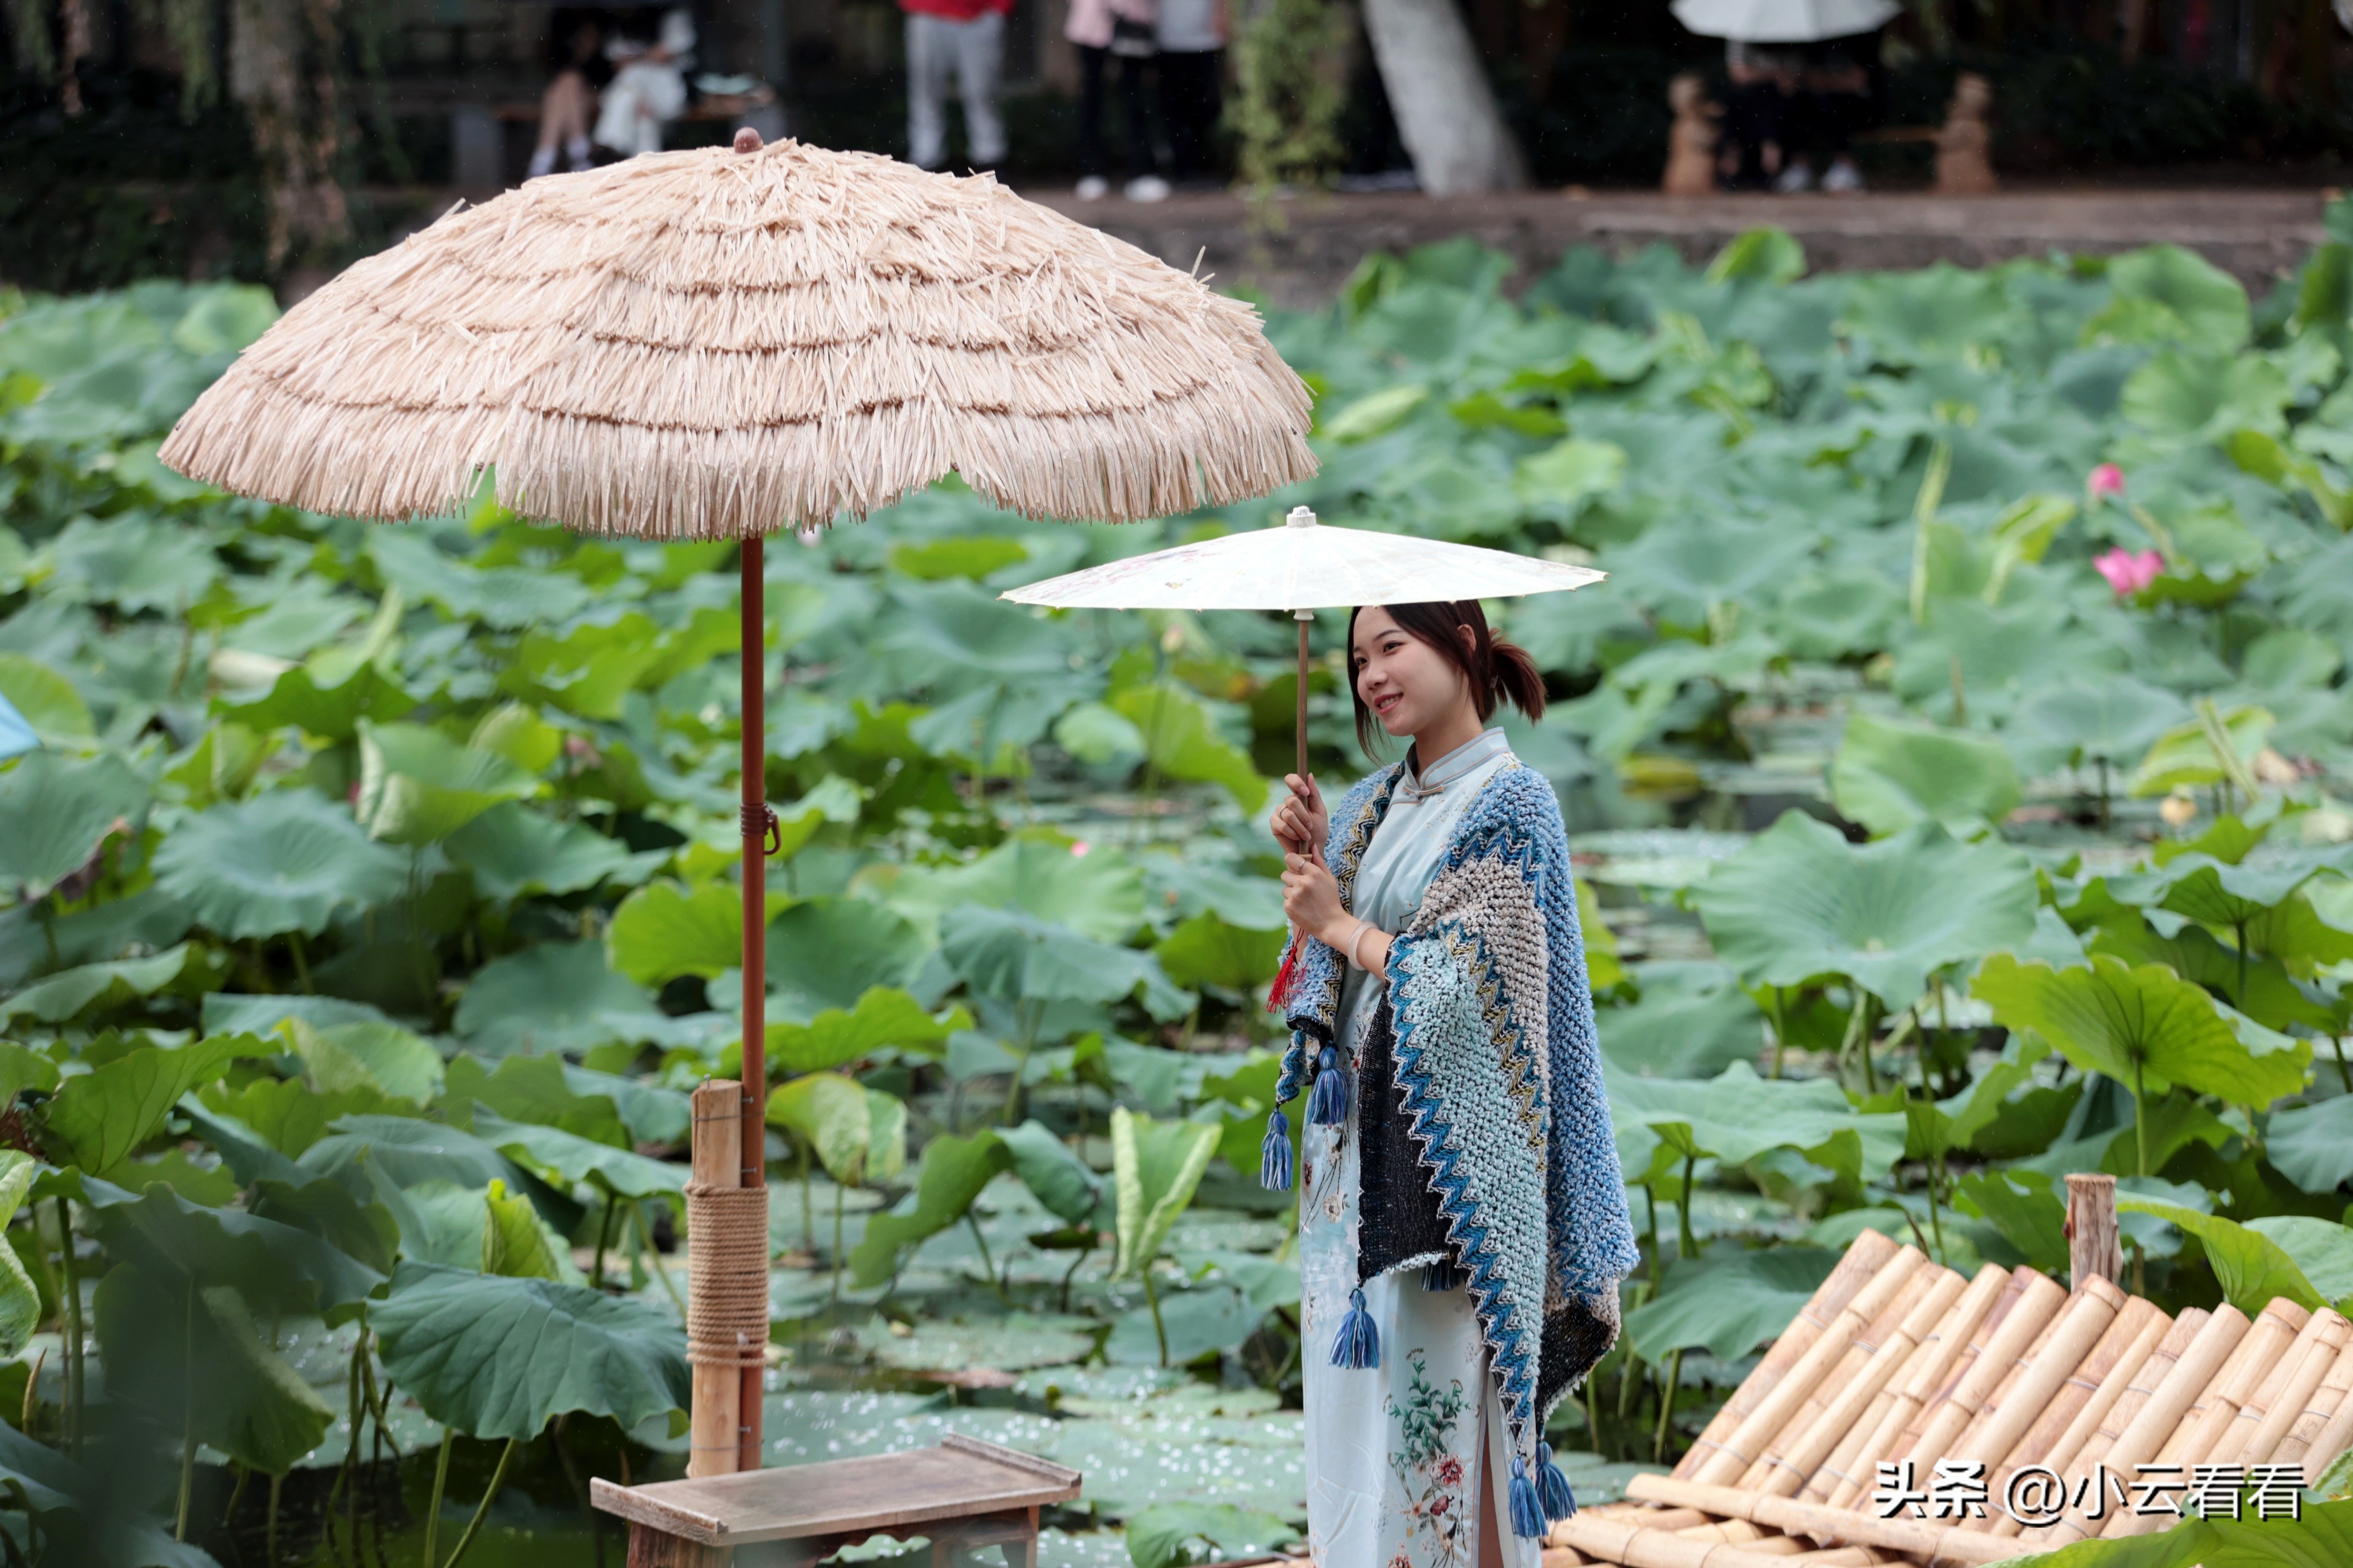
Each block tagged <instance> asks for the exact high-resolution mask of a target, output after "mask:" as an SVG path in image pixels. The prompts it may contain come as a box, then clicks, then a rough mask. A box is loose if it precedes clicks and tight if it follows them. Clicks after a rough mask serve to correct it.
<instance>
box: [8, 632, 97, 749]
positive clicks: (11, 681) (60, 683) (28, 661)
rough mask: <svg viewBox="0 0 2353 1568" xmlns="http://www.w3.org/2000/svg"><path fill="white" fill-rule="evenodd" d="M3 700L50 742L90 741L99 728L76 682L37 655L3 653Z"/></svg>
mask: <svg viewBox="0 0 2353 1568" xmlns="http://www.w3.org/2000/svg"><path fill="white" fill-rule="evenodd" d="M0 700H6V701H7V702H9V703H10V704H11V705H13V706H14V707H15V708H16V711H17V712H18V713H19V714H20V715H22V716H23V718H24V720H25V721H26V723H28V724H30V725H32V727H33V731H34V732H35V733H36V734H37V735H39V736H41V737H42V738H43V739H44V740H47V741H49V742H58V741H65V742H75V741H88V740H90V738H91V737H92V736H93V735H95V734H96V733H97V732H98V731H97V727H96V725H95V724H93V723H92V721H91V720H90V704H89V703H87V702H85V701H83V700H82V698H81V693H80V692H79V691H77V690H75V689H74V683H73V682H72V681H70V680H68V679H66V678H65V677H64V676H62V675H59V674H58V672H57V671H56V670H54V669H51V668H49V667H48V666H47V665H45V664H43V663H41V662H40V661H39V660H37V659H34V658H27V657H26V656H25V655H24V654H21V653H0Z"/></svg>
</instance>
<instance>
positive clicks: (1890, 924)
mask: <svg viewBox="0 0 2353 1568" xmlns="http://www.w3.org/2000/svg"><path fill="white" fill-rule="evenodd" d="M1694 899H1695V901H1696V902H1697V903H1698V905H1699V910H1700V916H1701V918H1702V920H1703V921H1704V922H1705V924H1706V927H1707V934H1708V940H1709V941H1710V942H1713V943H1714V944H1715V951H1716V954H1717V956H1718V957H1720V958H1722V959H1723V960H1724V961H1725V963H1729V964H1731V965H1732V967H1733V970H1734V972H1735V973H1737V974H1738V975H1739V976H1740V978H1741V981H1742V982H1743V984H1749V985H1759V984H1764V985H1799V984H1804V983H1805V982H1807V981H1810V980H1814V979H1818V978H1820V977H1823V976H1830V975H1845V976H1847V977H1849V978H1851V979H1852V980H1853V981H1854V982H1855V983H1856V984H1860V985H1862V987H1863V988H1864V989H1866V990H1868V991H1870V992H1872V993H1873V994H1875V995H1876V996H1878V998H1879V999H1880V1000H1881V1001H1882V1002H1883V1003H1885V1004H1886V1005H1888V1007H1890V1008H1891V1009H1894V1008H1900V1007H1908V1006H1910V1005H1912V1004H1913V1003H1914V1002H1915V1001H1916V1000H1918V999H1919V997H1920V995H1921V994H1922V993H1923V992H1924V991H1926V989H1927V984H1928V976H1929V975H1930V974H1931V973H1934V972H1935V971H1936V970H1938V969H1941V968H1943V967H1944V966H1946V965H1947V964H1951V963H1962V962H1965V961H1968V960H1971V959H1975V958H1978V957H1981V956H1982V955H1984V954H1986V953H1988V952H1995V951H1997V950H1999V949H2001V948H2005V947H2010V946H2013V945H2015V944H2016V943H2019V942H2024V941H2025V940H2026V939H2027V937H2028V936H2030V935H2031V933H2032V931H2033V930H2034V905H2035V891H2034V877H2033V872H2032V870H2031V868H2030V867H2029V866H2028V864H2027V860H2026V857H2025V856H2023V855H2021V854H2020V853H2019V852H2018V851H2017V850H2015V849H2012V848H2010V847H2007V846H2004V845H2000V844H1992V843H1985V844H1962V843H1959V842H1957V841H1956V840H1955V839H1953V838H1952V837H1950V836H1949V835H1947V833H1946V832H1945V830H1944V829H1943V828H1941V827H1938V826H1936V825H1935V824H1933V823H1922V824H1919V825H1918V826H1913V827H1908V828H1905V830H1904V831H1903V832H1901V833H1899V834H1897V835H1895V836H1894V837H1891V838H1883V839H1881V840H1879V841H1878V842H1876V843H1873V844H1862V845H1852V844H1849V843H1847V841H1846V840H1845V839H1844V838H1843V837H1841V836H1840V834H1839V833H1838V831H1837V830H1836V829H1834V828H1832V827H1831V826H1828V825H1826V824H1824V823H1820V822H1817V821H1815V820H1814V819H1813V818H1811V817H1810V816H1805V815H1803V814H1802V813H1799V812H1794V811H1792V812H1787V813H1784V814H1783V816H1782V817H1781V819H1780V820H1779V821H1778V822H1776V823H1775V824H1774V825H1773V826H1771V827H1770V828H1768V829H1767V831H1765V832H1764V833H1761V834H1759V835H1758V836H1757V838H1756V839H1755V840H1754V841H1753V842H1752V843H1750V845H1749V846H1748V847H1746V849H1743V850H1742V851H1741V852H1740V853H1739V854H1737V855H1736V856H1734V857H1733V858H1731V859H1729V860H1726V861H1725V862H1723V863H1722V864H1720V865H1718V866H1717V867H1716V868H1715V871H1714V872H1713V873H1712V874H1710V876H1709V878H1708V879H1707V881H1706V882H1705V883H1704V884H1702V885H1701V886H1700V887H1699V888H1698V889H1696V891H1695V893H1694Z"/></svg>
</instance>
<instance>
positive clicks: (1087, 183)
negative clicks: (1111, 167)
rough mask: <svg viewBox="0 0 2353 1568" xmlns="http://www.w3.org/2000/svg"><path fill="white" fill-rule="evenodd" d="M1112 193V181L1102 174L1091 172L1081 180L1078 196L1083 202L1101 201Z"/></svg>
mask: <svg viewBox="0 0 2353 1568" xmlns="http://www.w3.org/2000/svg"><path fill="white" fill-rule="evenodd" d="M1107 195H1111V182H1110V181H1109V180H1106V179H1104V178H1103V176H1102V175H1101V174H1089V175H1088V176H1087V177H1086V178H1084V179H1082V180H1081V181H1080V182H1079V190H1078V197H1079V200H1081V201H1082V202H1099V201H1101V200H1103V198H1104V197H1105V196H1107Z"/></svg>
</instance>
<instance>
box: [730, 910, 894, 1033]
mask: <svg viewBox="0 0 2353 1568" xmlns="http://www.w3.org/2000/svg"><path fill="white" fill-rule="evenodd" d="M767 947H768V984H769V986H770V987H771V988H772V989H773V990H774V991H775V992H776V993H778V994H780V997H781V999H783V1000H785V1001H786V1002H787V1003H788V1004H790V1005H796V1006H797V1007H799V1008H801V1009H803V1010H804V1011H805V1012H807V1013H808V1014H815V1013H816V1012H818V1010H819V1009H821V1008H828V1007H839V1008H849V1007H855V1006H856V1005H858V1002H859V999H860V997H862V996H864V995H865V994H866V993H867V992H869V991H871V990H872V989H873V988H874V987H875V986H877V985H889V986H904V985H906V984H909V983H910V982H912V981H913V979H914V978H915V974H916V972H917V971H918V970H920V969H921V968H922V967H923V959H924V956H925V955H926V954H927V953H928V952H930V951H931V943H930V942H929V941H928V940H927V939H926V933H925V932H924V931H923V929H922V928H921V927H919V926H917V925H916V924H915V923H914V922H913V921H910V920H909V919H908V918H907V917H906V916H904V915H902V914H900V913H899V912H897V911H896V910H890V909H886V908H884V907H883V906H882V905H881V904H878V903H873V902H871V901H869V900H865V899H846V898H824V899H809V900H804V901H803V902H800V903H797V904H795V905H794V906H792V908H790V909H788V910H785V911H784V912H783V913H782V914H780V915H778V916H777V917H776V919H774V920H772V921H769V922H768V942H767Z"/></svg>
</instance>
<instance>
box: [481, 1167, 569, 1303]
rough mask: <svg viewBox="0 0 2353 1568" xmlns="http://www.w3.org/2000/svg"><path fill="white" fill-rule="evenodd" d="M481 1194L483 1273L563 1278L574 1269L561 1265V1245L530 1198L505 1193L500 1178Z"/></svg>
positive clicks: (505, 1275)
mask: <svg viewBox="0 0 2353 1568" xmlns="http://www.w3.org/2000/svg"><path fill="white" fill-rule="evenodd" d="M539 1131H543V1132H544V1131H552V1130H551V1129H547V1128H542V1129H540V1130H539ZM558 1136H561V1134H558ZM481 1195H482V1255H481V1270H482V1272H483V1273H485V1274H495V1275H498V1276H501V1278H504V1279H565V1278H566V1277H567V1276H569V1275H572V1274H573V1273H574V1272H575V1271H574V1270H571V1269H568V1268H565V1267H564V1266H563V1263H564V1262H565V1261H568V1259H565V1258H564V1253H565V1248H564V1247H561V1246H560V1245H558V1243H557V1241H556V1239H555V1238H554V1237H551V1236H549V1235H548V1233H547V1229H546V1226H544V1225H543V1224H542V1223H541V1221H540V1217H539V1214H538V1211H536V1210H535V1209H533V1207H532V1206H531V1203H530V1200H528V1199H526V1198H520V1197H516V1196H513V1195H512V1194H509V1193H508V1191H507V1187H506V1184H505V1183H504V1182H492V1183H491V1184H490V1185H489V1186H487V1187H485V1188H483V1189H482V1194H481ZM571 1282H572V1283H574V1284H578V1283H580V1282H581V1281H579V1280H578V1279H572V1281H571Z"/></svg>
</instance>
